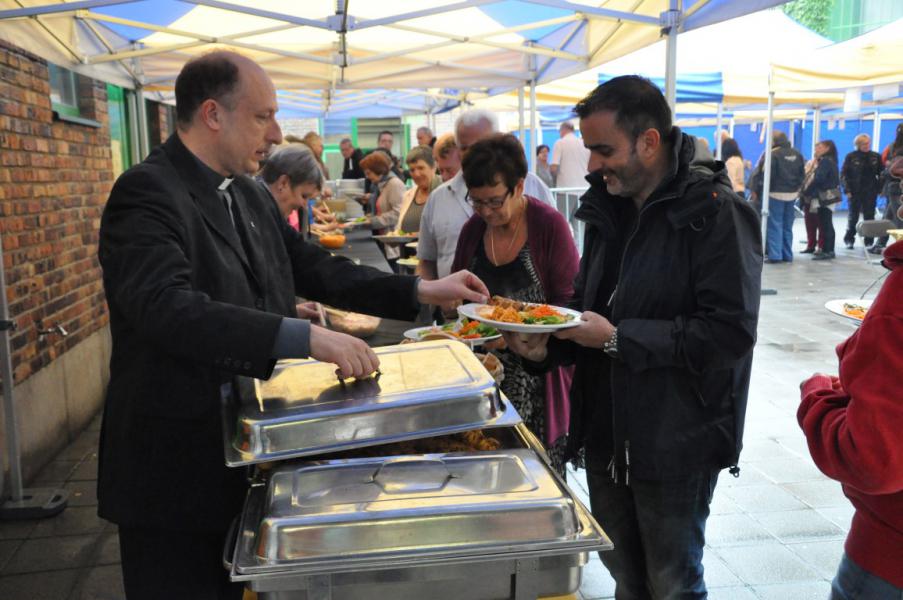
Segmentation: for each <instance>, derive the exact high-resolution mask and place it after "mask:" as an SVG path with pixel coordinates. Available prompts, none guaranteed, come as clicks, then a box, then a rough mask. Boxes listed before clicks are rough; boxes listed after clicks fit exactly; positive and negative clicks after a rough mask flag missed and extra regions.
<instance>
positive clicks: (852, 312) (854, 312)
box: [843, 302, 869, 320]
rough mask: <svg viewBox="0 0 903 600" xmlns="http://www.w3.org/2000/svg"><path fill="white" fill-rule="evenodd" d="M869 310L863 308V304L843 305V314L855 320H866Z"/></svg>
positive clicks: (846, 303)
mask: <svg viewBox="0 0 903 600" xmlns="http://www.w3.org/2000/svg"><path fill="white" fill-rule="evenodd" d="M868 310H869V309H868V308H866V307H865V306H862V305H861V304H853V303H852V302H844V303H843V314H845V315H847V316H848V317H853V318H854V319H859V320H862V319H864V318H865V313H867V312H868Z"/></svg>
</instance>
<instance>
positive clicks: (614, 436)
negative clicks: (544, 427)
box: [608, 194, 677, 485]
mask: <svg viewBox="0 0 903 600" xmlns="http://www.w3.org/2000/svg"><path fill="white" fill-rule="evenodd" d="M673 198H677V196H676V195H674V194H672V195H670V196H662V197H661V198H659V199H657V200H654V201H653V202H652V203H650V204H645V205H643V207H642V208H641V209H640V210H639V212H638V213H637V216H636V225H635V226H634V228H633V231H631V232H630V237H628V238H627V241H626V242H625V243H624V251H623V252H622V253H621V263H620V264H619V265H618V278H617V280H615V289H614V290H613V291H612V292H611V297H610V298H609V299H608V306H609V307H610V308H611V313H610V315H609V316H610V317H611V318H612V319H614V316H615V297H616V296H617V293H618V288H619V287H620V285H621V276H622V275H623V273H624V261H625V259H626V258H627V251H628V250H629V249H630V242H632V241H633V238H635V237H636V234H637V232H638V231H639V230H640V223H641V220H642V218H643V214H644V213H645V212H646V211H647V210H649V208H650V207H652V206H655V205H656V204H659V203H660V202H664V201H665V200H671V199H673ZM614 369H615V363H614V361H611V367H610V371H611V377H610V378H609V379H610V380H611V383H610V386H611V441H612V453H611V463H609V467H610V469H611V476H612V480H613V481H614V483H618V466H617V463H618V461H617V458H618V450H619V448H618V431H617V426H616V425H617V420H618V403H617V402H616V401H615V393H614V385H615V377H614ZM624 464H625V467H626V468H625V470H624V483H625V485H629V484H630V441H629V440H625V441H624Z"/></svg>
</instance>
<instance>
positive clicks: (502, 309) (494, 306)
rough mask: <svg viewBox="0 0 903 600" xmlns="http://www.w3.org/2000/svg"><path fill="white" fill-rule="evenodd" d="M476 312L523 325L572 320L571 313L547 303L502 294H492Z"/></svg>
mask: <svg viewBox="0 0 903 600" xmlns="http://www.w3.org/2000/svg"><path fill="white" fill-rule="evenodd" d="M477 312H478V314H479V315H480V316H481V317H483V318H485V319H491V320H493V321H499V322H501V323H519V324H524V325H561V324H563V323H567V322H568V321H573V320H574V316H573V315H569V314H565V313H562V312H559V311H557V310H555V309H554V308H552V307H551V306H549V305H548V304H530V303H527V302H520V301H518V300H512V299H511V298H504V297H502V296H493V297H492V298H491V299H490V300H489V304H487V305H486V306H483V307H481V308H480V309H478V311H477Z"/></svg>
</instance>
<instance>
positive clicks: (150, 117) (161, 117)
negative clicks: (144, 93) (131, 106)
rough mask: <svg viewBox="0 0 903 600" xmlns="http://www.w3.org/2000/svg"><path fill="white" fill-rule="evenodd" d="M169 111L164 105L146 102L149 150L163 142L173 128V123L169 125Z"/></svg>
mask: <svg viewBox="0 0 903 600" xmlns="http://www.w3.org/2000/svg"><path fill="white" fill-rule="evenodd" d="M170 110H171V109H170V107H169V106H167V105H166V104H161V103H159V102H151V101H148V102H147V129H148V138H149V139H150V147H151V148H154V147H155V146H158V145H160V144H162V143H163V142H165V141H166V140H167V139H168V138H169V134H170V133H171V131H172V128H173V127H174V126H175V123H171V119H170Z"/></svg>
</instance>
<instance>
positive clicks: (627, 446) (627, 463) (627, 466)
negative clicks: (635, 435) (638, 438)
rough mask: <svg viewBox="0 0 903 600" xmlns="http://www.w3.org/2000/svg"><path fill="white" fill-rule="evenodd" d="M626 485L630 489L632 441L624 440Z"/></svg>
mask: <svg viewBox="0 0 903 600" xmlns="http://www.w3.org/2000/svg"><path fill="white" fill-rule="evenodd" d="M624 485H626V486H627V487H630V440H624Z"/></svg>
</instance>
